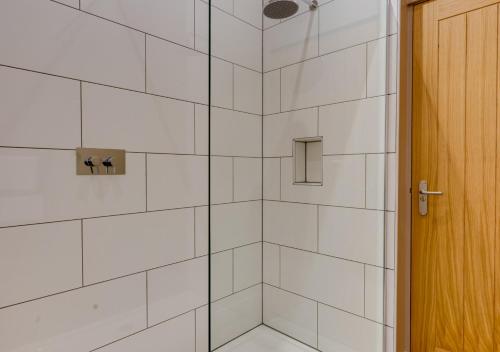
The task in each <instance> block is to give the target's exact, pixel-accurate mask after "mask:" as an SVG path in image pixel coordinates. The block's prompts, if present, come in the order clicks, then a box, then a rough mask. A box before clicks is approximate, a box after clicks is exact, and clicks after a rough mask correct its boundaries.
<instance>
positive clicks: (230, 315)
mask: <svg viewBox="0 0 500 352" xmlns="http://www.w3.org/2000/svg"><path fill="white" fill-rule="evenodd" d="M211 323H212V324H211V327H212V348H217V347H219V346H221V345H223V344H224V343H226V342H229V341H230V340H232V339H234V338H236V337H238V336H240V335H241V334H243V333H245V332H247V331H249V330H251V329H253V328H255V327H256V326H258V325H260V324H262V287H261V285H257V286H254V287H251V288H249V289H247V290H244V291H241V292H238V293H236V294H234V295H231V296H229V297H227V298H224V299H222V300H220V301H217V302H215V303H214V304H213V305H212V316H211Z"/></svg>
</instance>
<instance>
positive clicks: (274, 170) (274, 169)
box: [263, 158, 281, 200]
mask: <svg viewBox="0 0 500 352" xmlns="http://www.w3.org/2000/svg"><path fill="white" fill-rule="evenodd" d="M263 163H264V177H263V178H264V179H263V183H264V186H263V187H264V199H266V200H280V197H281V195H280V187H281V185H280V183H281V159H279V158H264V161H263Z"/></svg>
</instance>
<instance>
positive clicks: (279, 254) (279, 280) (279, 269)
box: [277, 245, 281, 287]
mask: <svg viewBox="0 0 500 352" xmlns="http://www.w3.org/2000/svg"><path fill="white" fill-rule="evenodd" d="M277 246H278V260H279V263H278V285H279V287H281V246H280V245H277Z"/></svg>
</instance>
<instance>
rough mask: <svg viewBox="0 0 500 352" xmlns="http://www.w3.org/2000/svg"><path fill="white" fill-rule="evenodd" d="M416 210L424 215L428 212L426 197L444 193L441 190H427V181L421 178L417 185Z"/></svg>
mask: <svg viewBox="0 0 500 352" xmlns="http://www.w3.org/2000/svg"><path fill="white" fill-rule="evenodd" d="M418 193H419V195H418V211H419V213H420V215H422V216H425V215H427V213H428V209H427V198H428V197H429V196H442V195H443V194H444V193H443V192H441V191H428V190H427V181H426V180H422V181H420V183H419V185H418Z"/></svg>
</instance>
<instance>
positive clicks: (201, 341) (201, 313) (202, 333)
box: [196, 306, 210, 352]
mask: <svg viewBox="0 0 500 352" xmlns="http://www.w3.org/2000/svg"><path fill="white" fill-rule="evenodd" d="M208 319H209V317H208V306H203V307H201V308H198V309H196V352H209V348H210V346H209V342H208V330H209V329H208Z"/></svg>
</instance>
